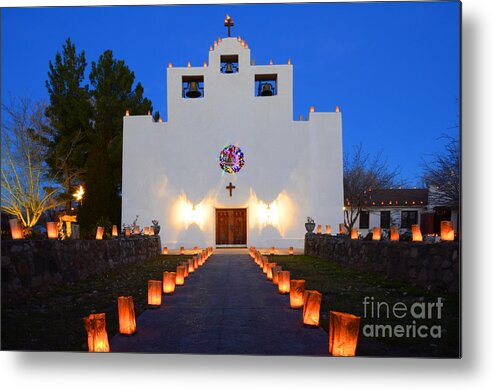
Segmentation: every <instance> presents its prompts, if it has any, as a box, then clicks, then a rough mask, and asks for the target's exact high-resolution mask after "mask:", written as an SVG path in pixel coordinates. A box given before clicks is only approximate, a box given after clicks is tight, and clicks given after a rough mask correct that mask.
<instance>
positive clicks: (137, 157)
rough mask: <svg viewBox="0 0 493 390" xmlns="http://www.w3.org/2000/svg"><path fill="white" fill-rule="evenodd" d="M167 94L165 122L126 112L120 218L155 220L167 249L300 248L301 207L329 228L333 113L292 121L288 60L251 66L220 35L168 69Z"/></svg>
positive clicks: (334, 188) (334, 212)
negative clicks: (191, 59)
mask: <svg viewBox="0 0 493 390" xmlns="http://www.w3.org/2000/svg"><path fill="white" fill-rule="evenodd" d="M231 25H232V20H231V19H230V18H229V17H227V19H226V20H225V26H228V35H230V34H229V28H230V27H229V26H231ZM167 102H168V121H167V122H162V121H161V120H160V121H158V122H155V121H154V120H153V118H152V116H151V115H144V116H132V115H127V116H125V117H124V121H123V178H122V180H123V188H122V223H127V224H129V223H131V222H132V221H133V220H134V219H135V216H136V215H138V216H139V220H138V222H139V224H140V225H150V223H151V220H158V221H159V224H160V226H161V232H160V236H161V243H162V245H163V246H167V247H169V248H179V247H180V246H184V247H186V248H190V247H193V246H199V247H206V246H213V247H221V246H256V247H270V246H276V247H278V248H287V247H289V246H294V247H295V248H303V245H304V236H305V233H306V230H305V222H306V218H307V217H308V216H309V217H312V218H313V219H314V220H315V223H317V224H322V225H331V226H332V230H333V231H335V232H337V230H338V225H339V223H341V222H342V221H343V171H342V159H343V157H342V123H341V113H340V112H338V111H339V110H338V109H337V110H336V112H316V111H315V110H314V109H312V108H311V109H310V113H309V115H308V117H307V118H305V119H304V120H303V119H300V120H296V121H295V120H293V66H292V65H291V64H290V63H289V61H288V64H283V65H273V64H270V65H255V64H254V63H253V62H252V61H251V59H250V49H249V48H248V45H247V44H246V43H245V41H243V40H242V39H241V38H239V37H238V38H233V37H228V38H223V39H219V40H218V41H216V42H214V46H211V47H210V50H209V59H208V61H207V62H204V65H203V66H199V67H191V66H190V64H188V66H187V67H172V66H171V64H170V65H169V66H168V69H167Z"/></svg>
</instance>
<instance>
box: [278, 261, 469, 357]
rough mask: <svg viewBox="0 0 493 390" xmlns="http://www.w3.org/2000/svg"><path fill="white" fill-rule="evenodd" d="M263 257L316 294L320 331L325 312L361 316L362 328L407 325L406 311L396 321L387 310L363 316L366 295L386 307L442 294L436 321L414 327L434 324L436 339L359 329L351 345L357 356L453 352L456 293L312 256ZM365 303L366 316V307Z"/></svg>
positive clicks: (455, 347)
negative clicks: (438, 328) (372, 316)
mask: <svg viewBox="0 0 493 390" xmlns="http://www.w3.org/2000/svg"><path fill="white" fill-rule="evenodd" d="M269 261H270V262H275V263H277V264H278V265H280V266H281V267H282V268H283V269H285V270H288V271H290V275H291V279H305V280H306V285H305V286H306V289H312V290H318V291H319V292H321V293H322V308H321V325H322V327H323V328H324V329H325V330H328V313H329V310H335V311H342V312H347V313H352V314H356V315H360V316H362V324H361V326H362V327H363V326H364V325H365V324H370V325H371V324H381V325H386V324H390V325H393V326H394V325H397V324H401V325H412V321H413V318H412V317H411V316H410V315H408V316H406V317H404V318H402V319H398V318H395V317H394V316H393V315H392V312H390V318H380V319H376V320H374V321H372V320H371V319H370V318H367V319H365V318H363V314H364V313H363V299H364V298H365V297H369V298H368V299H369V300H370V299H371V297H374V302H386V303H388V304H389V306H390V307H392V305H393V304H394V303H396V302H404V303H405V304H406V305H407V306H408V307H409V306H411V305H412V304H413V303H415V302H424V303H428V302H436V301H437V298H438V297H441V298H442V301H443V308H442V319H441V320H438V319H434V320H432V321H426V320H416V325H417V326H419V325H421V324H426V325H427V326H432V325H440V326H441V329H442V335H441V338H431V337H427V338H419V337H417V338H413V337H409V338H406V337H400V338H397V337H390V338H389V337H364V336H363V335H362V334H361V332H360V341H359V344H358V349H357V354H358V355H360V356H361V355H366V356H368V355H372V356H447V357H452V356H458V354H459V352H458V351H459V339H460V336H459V335H460V331H459V329H460V314H459V313H460V309H459V294H446V293H437V292H432V291H426V290H424V289H421V288H418V287H413V286H410V285H407V284H406V283H403V282H399V281H395V280H388V279H385V278H383V277H379V276H376V275H372V274H369V273H365V272H360V271H357V270H354V269H352V268H349V267H346V266H342V265H340V264H338V263H336V262H335V261H330V260H327V259H322V258H317V257H311V256H269ZM367 307H368V309H367V315H368V317H369V316H370V306H367ZM375 313H376V312H375ZM434 313H436V312H434ZM381 314H383V315H384V316H386V314H387V313H386V310H385V306H384V305H382V306H381Z"/></svg>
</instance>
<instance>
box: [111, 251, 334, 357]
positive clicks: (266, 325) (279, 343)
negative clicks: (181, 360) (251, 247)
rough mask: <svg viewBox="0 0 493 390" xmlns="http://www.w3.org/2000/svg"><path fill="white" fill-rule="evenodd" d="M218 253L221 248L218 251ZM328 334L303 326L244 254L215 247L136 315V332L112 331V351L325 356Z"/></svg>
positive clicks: (284, 298)
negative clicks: (172, 290)
mask: <svg viewBox="0 0 493 390" xmlns="http://www.w3.org/2000/svg"><path fill="white" fill-rule="evenodd" d="M218 252H219V253H218ZM327 342H328V336H327V333H326V332H325V331H324V330H323V329H321V328H317V329H310V328H305V327H303V325H302V320H301V310H292V309H290V307H289V296H288V295H280V294H279V293H278V292H277V286H275V285H274V284H273V283H272V282H271V281H267V279H266V278H265V275H264V274H263V273H262V271H261V270H260V268H259V267H258V266H257V265H256V264H255V263H254V262H253V261H252V260H251V258H250V256H248V255H247V254H233V253H228V252H226V253H221V252H220V251H216V252H215V254H214V255H213V256H212V257H210V258H209V259H208V261H207V262H206V263H205V264H204V265H203V266H202V267H200V268H199V269H198V270H196V271H195V273H193V274H191V275H190V276H189V277H188V278H187V279H186V280H185V285H184V286H180V287H177V288H176V290H175V293H174V294H173V295H171V296H168V295H164V296H163V304H162V306H161V308H159V309H154V310H153V309H149V310H146V311H145V312H144V313H142V314H141V315H140V317H139V318H138V319H137V333H136V334H134V335H132V336H122V335H116V336H115V337H113V339H112V340H111V342H110V346H111V350H112V352H151V353H196V354H252V355H317V356H320V355H327V354H328V353H327Z"/></svg>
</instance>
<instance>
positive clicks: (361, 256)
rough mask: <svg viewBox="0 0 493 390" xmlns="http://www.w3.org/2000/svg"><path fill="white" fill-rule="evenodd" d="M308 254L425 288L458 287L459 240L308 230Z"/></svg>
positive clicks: (452, 289) (440, 289)
mask: <svg viewBox="0 0 493 390" xmlns="http://www.w3.org/2000/svg"><path fill="white" fill-rule="evenodd" d="M305 254H306V255H311V256H318V257H322V258H326V259H330V260H335V261H337V262H339V263H343V264H345V265H348V266H351V267H354V268H357V269H359V270H363V271H368V272H372V273H375V274H378V275H381V276H384V277H387V278H391V279H397V280H402V281H404V282H409V283H411V284H415V285H417V286H421V287H424V288H426V289H431V290H438V291H447V292H457V291H459V286H460V260H459V257H460V256H459V243H457V242H442V243H436V244H430V243H424V242H416V243H414V242H390V241H363V240H350V239H349V238H346V237H337V236H330V235H325V234H313V233H309V234H307V235H306V236H305Z"/></svg>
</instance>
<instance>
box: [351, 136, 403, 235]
mask: <svg viewBox="0 0 493 390" xmlns="http://www.w3.org/2000/svg"><path fill="white" fill-rule="evenodd" d="M398 175H399V170H398V169H397V168H395V169H393V170H391V169H389V168H388V166H387V160H386V159H384V158H382V153H381V152H379V153H377V154H376V155H375V157H373V158H371V157H370V155H369V154H368V153H365V152H363V147H362V145H358V146H356V147H354V149H353V153H352V155H351V156H344V204H345V207H344V225H345V226H346V229H348V231H351V229H352V228H353V226H354V224H355V223H356V221H357V219H358V217H359V215H360V214H361V210H362V208H364V207H365V206H366V205H367V204H366V202H367V200H368V195H369V190H378V189H385V188H389V187H391V186H393V185H395V184H396V183H395V181H396V178H397V176H398ZM401 184H402V183H401Z"/></svg>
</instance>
